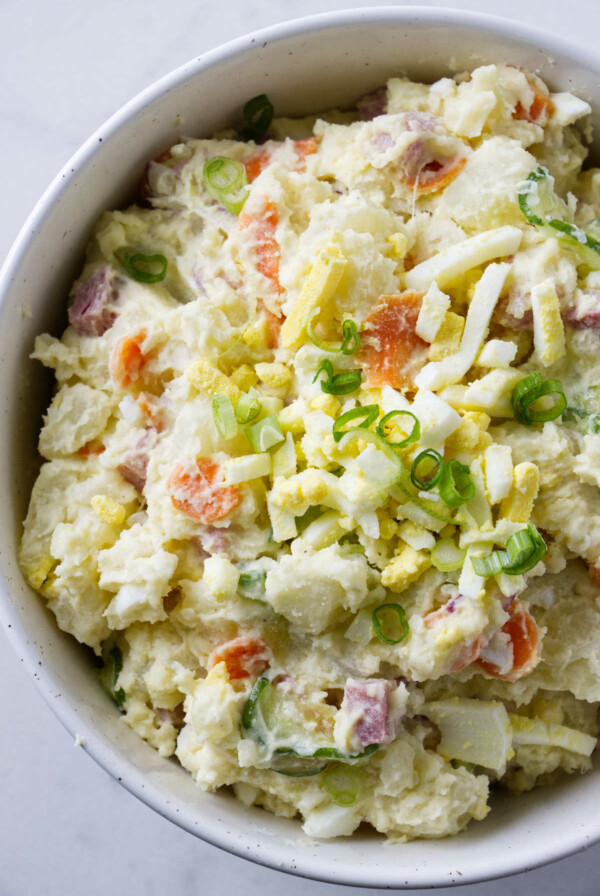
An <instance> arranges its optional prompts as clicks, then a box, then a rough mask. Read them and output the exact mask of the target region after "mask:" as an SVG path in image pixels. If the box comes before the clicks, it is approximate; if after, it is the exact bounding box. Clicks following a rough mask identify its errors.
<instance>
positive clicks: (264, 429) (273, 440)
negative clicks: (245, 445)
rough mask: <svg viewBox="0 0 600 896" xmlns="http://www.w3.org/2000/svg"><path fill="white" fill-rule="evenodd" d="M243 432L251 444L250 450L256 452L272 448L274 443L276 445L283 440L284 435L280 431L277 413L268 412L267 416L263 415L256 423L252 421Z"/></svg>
mask: <svg viewBox="0 0 600 896" xmlns="http://www.w3.org/2000/svg"><path fill="white" fill-rule="evenodd" d="M244 432H245V433H246V435H247V437H248V441H249V442H250V444H251V445H252V450H253V451H256V452H257V453H258V452H260V451H268V449H269V448H272V447H273V446H274V445H278V444H279V443H280V442H283V441H285V436H284V434H283V433H282V431H281V425H280V423H279V419H278V417H277V414H269V416H268V417H264V418H263V419H262V420H259V421H258V423H253V424H252V426H247V427H246V429H245V430H244Z"/></svg>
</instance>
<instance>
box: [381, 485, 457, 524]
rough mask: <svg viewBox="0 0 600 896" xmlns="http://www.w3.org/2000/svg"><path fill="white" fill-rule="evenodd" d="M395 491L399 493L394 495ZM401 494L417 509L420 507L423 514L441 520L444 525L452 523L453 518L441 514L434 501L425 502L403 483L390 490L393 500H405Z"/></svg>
mask: <svg viewBox="0 0 600 896" xmlns="http://www.w3.org/2000/svg"><path fill="white" fill-rule="evenodd" d="M395 490H397V491H396V493H395V494H394V491H395ZM399 493H401V494H402V495H403V498H406V500H408V501H410V502H411V504H414V505H415V507H418V508H419V510H422V511H423V513H426V514H428V515H429V516H432V517H433V518H434V519H436V520H440V522H442V523H451V522H452V518H451V517H449V516H447V515H446V514H444V513H440V512H439V510H437V508H436V507H435V504H434V502H433V501H423V500H422V499H421V498H419V497H418V496H417V495H415V494H414V493H413V492H411V491H410V490H409V489H408V488H407V487H406V486H405V485H404V483H403V482H397V483H396V484H395V485H394V487H393V488H392V489H390V494H391V496H392V498H395V499H396V500H397V501H402V500H403V498H401V497H400V494H399Z"/></svg>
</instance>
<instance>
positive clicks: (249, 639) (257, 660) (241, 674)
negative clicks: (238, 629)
mask: <svg viewBox="0 0 600 896" xmlns="http://www.w3.org/2000/svg"><path fill="white" fill-rule="evenodd" d="M269 657H270V652H269V648H268V647H267V645H266V644H265V642H264V641H263V640H262V639H261V638H256V637H253V636H251V635H239V637H237V638H233V640H231V641H226V642H225V643H224V644H220V645H219V647H215V649H214V650H213V652H212V653H211V655H210V656H209V658H208V668H209V669H212V668H213V666H216V665H217V663H225V665H226V666H227V673H228V675H229V677H230V678H248V677H249V676H250V675H260V673H261V672H264V671H265V669H266V668H267V666H268V665H269Z"/></svg>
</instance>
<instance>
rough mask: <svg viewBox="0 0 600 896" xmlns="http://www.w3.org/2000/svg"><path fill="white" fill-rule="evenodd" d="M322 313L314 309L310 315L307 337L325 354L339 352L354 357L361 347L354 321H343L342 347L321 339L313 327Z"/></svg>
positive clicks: (307, 324) (318, 309) (348, 319)
mask: <svg viewBox="0 0 600 896" xmlns="http://www.w3.org/2000/svg"><path fill="white" fill-rule="evenodd" d="M320 311H321V309H320V308H313V310H312V311H311V312H310V314H309V315H308V320H307V322H306V335H307V336H308V338H309V339H310V341H311V342H312V343H313V344H314V345H316V346H317V348H320V349H321V350H322V351H324V352H332V353H334V354H339V352H341V353H342V354H343V355H353V354H354V352H355V351H356V350H357V348H358V347H359V345H360V337H359V335H358V330H357V329H356V324H355V323H354V321H353V320H350V318H347V319H346V320H345V321H343V323H342V342H341V345H338V344H337V343H335V342H327V341H326V340H325V339H321V337H320V336H317V333H316V332H315V329H314V327H313V320H314V319H315V318H316V317H318V315H319V313H320Z"/></svg>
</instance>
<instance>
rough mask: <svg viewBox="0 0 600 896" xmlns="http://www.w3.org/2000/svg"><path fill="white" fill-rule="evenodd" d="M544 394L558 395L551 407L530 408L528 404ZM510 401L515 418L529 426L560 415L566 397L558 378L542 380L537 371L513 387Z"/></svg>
mask: <svg viewBox="0 0 600 896" xmlns="http://www.w3.org/2000/svg"><path fill="white" fill-rule="evenodd" d="M545 395H556V396H558V397H557V399H556V401H555V402H554V404H553V405H552V407H551V408H545V409H544V410H541V411H534V410H533V409H532V410H530V405H532V404H533V403H534V402H536V401H537V400H538V399H539V398H543V397H544V396H545ZM511 402H512V407H513V411H514V414H515V418H516V420H518V422H519V423H524V424H525V426H531V424H532V423H546V422H547V421H549V420H556V418H557V417H560V415H561V414H562V412H563V411H564V410H565V408H566V406H567V399H566V397H565V392H564V389H563V384H562V383H561V381H560V380H543V379H542V375H541V374H540V373H538V372H537V371H536V372H535V373H530V374H529V376H526V377H525V378H524V379H522V380H520V381H519V382H518V383H517V385H516V386H515V387H514V389H513V391H512V395H511Z"/></svg>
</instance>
